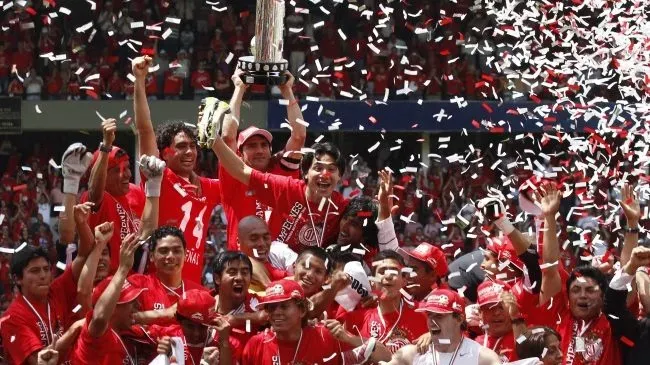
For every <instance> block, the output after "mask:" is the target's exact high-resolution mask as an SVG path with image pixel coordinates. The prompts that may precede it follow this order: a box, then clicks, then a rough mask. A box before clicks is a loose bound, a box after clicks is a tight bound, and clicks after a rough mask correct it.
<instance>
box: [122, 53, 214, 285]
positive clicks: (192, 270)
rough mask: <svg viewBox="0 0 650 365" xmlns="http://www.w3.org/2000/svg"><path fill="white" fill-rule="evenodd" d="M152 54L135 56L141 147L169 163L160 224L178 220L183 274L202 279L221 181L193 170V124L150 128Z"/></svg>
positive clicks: (134, 103)
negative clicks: (183, 246)
mask: <svg viewBox="0 0 650 365" xmlns="http://www.w3.org/2000/svg"><path fill="white" fill-rule="evenodd" d="M151 62H152V60H151V57H148V56H145V57H138V58H136V59H135V60H133V67H132V70H133V74H134V75H135V78H136V81H135V95H134V96H135V97H134V99H133V109H134V110H135V123H136V127H137V130H138V144H139V152H140V153H141V154H144V155H148V156H160V158H161V159H162V160H163V161H165V163H166V164H167V168H166V169H165V171H164V174H163V180H162V186H161V191H160V201H161V202H162V204H163V205H162V206H161V207H160V211H159V217H158V224H159V225H168V224H172V225H176V226H177V227H178V228H180V229H181V231H183V232H184V235H185V242H187V247H186V255H185V264H184V265H183V279H187V280H191V281H194V282H196V283H201V282H202V280H201V273H202V272H203V261H204V260H203V254H204V252H205V244H206V242H205V236H206V233H207V227H208V226H209V222H210V214H211V213H212V210H213V209H214V207H215V206H216V205H217V204H219V203H220V202H221V192H220V189H221V185H220V183H219V180H217V179H209V178H205V177H200V176H199V175H197V174H196V173H195V172H194V168H195V167H196V158H197V138H196V134H195V131H194V129H192V128H190V127H188V126H187V125H185V124H184V123H180V122H177V123H171V124H165V125H162V126H160V127H159V129H158V131H157V132H154V128H153V123H152V122H151V114H150V111H149V105H148V103H147V97H146V94H145V90H144V89H145V85H144V83H145V78H146V76H147V73H148V68H149V65H150V64H151Z"/></svg>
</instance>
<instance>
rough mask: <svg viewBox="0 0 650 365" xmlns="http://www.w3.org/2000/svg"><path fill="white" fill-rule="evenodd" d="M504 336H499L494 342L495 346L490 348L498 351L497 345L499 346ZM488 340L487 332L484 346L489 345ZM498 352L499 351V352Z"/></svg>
mask: <svg viewBox="0 0 650 365" xmlns="http://www.w3.org/2000/svg"><path fill="white" fill-rule="evenodd" d="M502 339H503V337H499V338H497V340H496V342H494V346H492V347H491V348H490V349H491V350H493V351H494V352H496V351H497V347H499V344H501V340H502ZM487 340H488V334H487V333H486V334H485V337H483V347H488V345H487ZM497 353H498V352H497Z"/></svg>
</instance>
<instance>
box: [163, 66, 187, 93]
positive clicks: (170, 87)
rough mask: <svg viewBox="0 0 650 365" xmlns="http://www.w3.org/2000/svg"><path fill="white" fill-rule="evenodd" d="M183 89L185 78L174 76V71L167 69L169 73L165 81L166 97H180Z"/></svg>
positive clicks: (164, 90)
mask: <svg viewBox="0 0 650 365" xmlns="http://www.w3.org/2000/svg"><path fill="white" fill-rule="evenodd" d="M182 91H183V79H181V78H180V77H177V76H174V73H173V72H170V71H167V75H166V76H165V83H164V86H163V92H164V94H165V99H178V97H179V96H180V95H181V92H182Z"/></svg>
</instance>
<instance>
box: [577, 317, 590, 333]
mask: <svg viewBox="0 0 650 365" xmlns="http://www.w3.org/2000/svg"><path fill="white" fill-rule="evenodd" d="M593 321H594V320H593V319H592V320H591V321H589V322H588V323H585V321H582V327H580V329H579V330H578V329H577V328H576V330H577V331H578V333H577V336H576V337H582V335H584V334H585V332H587V330H588V329H589V328H590V327H591V323H592V322H593ZM576 327H577V326H576Z"/></svg>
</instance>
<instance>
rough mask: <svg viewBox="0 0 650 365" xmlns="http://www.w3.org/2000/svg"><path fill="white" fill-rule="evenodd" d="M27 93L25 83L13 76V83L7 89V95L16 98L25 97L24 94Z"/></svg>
mask: <svg viewBox="0 0 650 365" xmlns="http://www.w3.org/2000/svg"><path fill="white" fill-rule="evenodd" d="M24 93H25V87H24V86H23V83H22V82H20V80H18V78H17V77H16V76H11V82H10V83H9V87H8V88H7V94H8V95H9V96H16V97H20V98H22V97H23V94H24Z"/></svg>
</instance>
